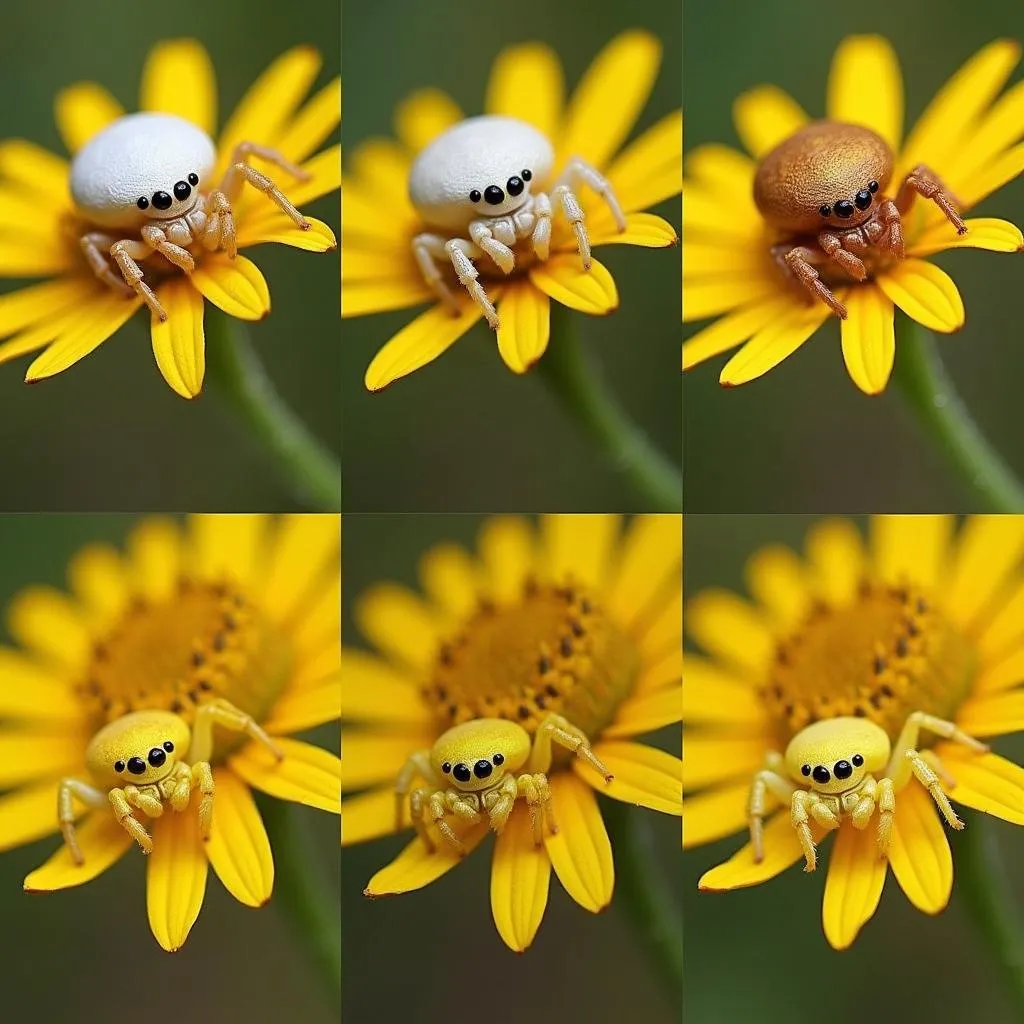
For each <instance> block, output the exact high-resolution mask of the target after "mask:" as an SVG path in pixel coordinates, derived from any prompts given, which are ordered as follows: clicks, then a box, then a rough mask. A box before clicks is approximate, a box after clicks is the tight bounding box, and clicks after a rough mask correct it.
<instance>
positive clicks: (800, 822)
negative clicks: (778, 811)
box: [789, 789, 818, 871]
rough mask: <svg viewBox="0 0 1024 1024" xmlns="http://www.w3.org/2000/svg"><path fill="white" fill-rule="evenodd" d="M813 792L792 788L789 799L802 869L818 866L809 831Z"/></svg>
mask: <svg viewBox="0 0 1024 1024" xmlns="http://www.w3.org/2000/svg"><path fill="white" fill-rule="evenodd" d="M812 799H813V794H811V793H808V792H807V790H805V789H794V790H793V796H792V799H791V801H790V808H789V813H790V821H791V822H792V825H793V828H794V829H795V830H796V836H797V839H798V840H799V842H800V849H801V850H803V852H804V871H814V870H815V868H817V866H818V851H817V848H816V847H815V845H814V835H813V833H812V832H811V822H810V807H811V803H812Z"/></svg>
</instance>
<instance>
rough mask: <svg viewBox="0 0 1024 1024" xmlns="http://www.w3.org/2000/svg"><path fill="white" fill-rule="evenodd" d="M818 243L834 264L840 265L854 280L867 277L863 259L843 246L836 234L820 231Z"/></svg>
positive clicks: (861, 279)
mask: <svg viewBox="0 0 1024 1024" xmlns="http://www.w3.org/2000/svg"><path fill="white" fill-rule="evenodd" d="M818 245H820V246H821V248H822V251H823V252H824V253H825V255H826V256H828V258H829V259H830V260H831V261H832V262H833V263H835V264H836V266H838V267H841V268H842V269H843V270H844V271H845V272H846V273H847V274H849V275H850V277H852V278H853V279H854V280H855V281H863V280H865V279H866V278H867V276H868V268H867V267H865V266H864V261H863V260H862V259H861V258H860V257H859V256H856V255H854V254H853V253H852V252H849V251H848V250H846V249H845V248H843V241H842V239H841V238H839V236H838V235H834V234H832V232H831V231H822V232H821V233H820V234H819V235H818Z"/></svg>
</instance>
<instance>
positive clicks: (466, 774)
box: [452, 761, 473, 782]
mask: <svg viewBox="0 0 1024 1024" xmlns="http://www.w3.org/2000/svg"><path fill="white" fill-rule="evenodd" d="M452 775H454V776H455V778H456V779H458V780H459V782H469V780H470V779H471V778H473V773H472V772H471V771H470V770H469V767H468V766H467V765H464V764H463V763H462V762H461V761H460V762H459V763H458V764H457V765H456V766H455V767H454V768H453V769H452Z"/></svg>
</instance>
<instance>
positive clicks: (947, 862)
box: [869, 784, 953, 914]
mask: <svg viewBox="0 0 1024 1024" xmlns="http://www.w3.org/2000/svg"><path fill="white" fill-rule="evenodd" d="M869 830H870V826H869ZM889 864H890V865H891V866H892V871H893V874H894V875H895V876H896V881H897V882H899V883H900V888H901V889H902V890H903V891H904V892H905V893H906V894H907V899H908V900H910V902H911V903H913V904H914V906H915V907H917V909H918V910H922V911H924V913H926V914H937V913H938V912H939V911H940V910H942V909H943V908H944V907H945V906H946V904H947V903H948V902H949V894H950V891H951V890H952V888H953V856H952V854H951V853H950V850H949V840H948V839H947V838H946V833H945V830H944V828H943V825H942V821H941V819H940V818H939V814H938V811H937V810H936V808H935V804H934V803H933V801H932V798H931V797H930V796H929V794H928V793H927V792H926V791H925V790H924V789H923V788H922V787H921V786H918V785H916V784H911V785H909V786H905V787H904V788H903V789H901V790H900V793H899V796H897V798H896V816H895V819H894V821H893V832H892V845H891V846H890V847H889Z"/></svg>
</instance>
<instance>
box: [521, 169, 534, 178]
mask: <svg viewBox="0 0 1024 1024" xmlns="http://www.w3.org/2000/svg"><path fill="white" fill-rule="evenodd" d="M519 177H520V178H522V179H523V181H529V180H530V179H531V178H532V177H533V171H531V170H529V169H527V170H525V171H523V172H522V173H521V174H520V175H519Z"/></svg>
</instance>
